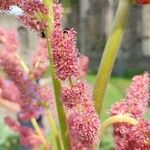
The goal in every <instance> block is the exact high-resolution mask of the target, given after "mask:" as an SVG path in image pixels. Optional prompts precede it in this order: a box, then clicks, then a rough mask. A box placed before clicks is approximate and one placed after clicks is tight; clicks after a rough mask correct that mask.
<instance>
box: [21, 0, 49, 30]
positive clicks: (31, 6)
mask: <svg viewBox="0 0 150 150" xmlns="http://www.w3.org/2000/svg"><path fill="white" fill-rule="evenodd" d="M21 8H22V10H23V15H22V16H20V19H21V21H22V23H23V24H24V25H25V26H27V27H30V28H31V29H32V30H35V31H44V30H45V28H46V27H47V19H46V15H47V14H48V8H47V7H46V6H45V5H44V4H43V3H42V2H41V1H40V0H25V1H23V2H22V5H21Z"/></svg>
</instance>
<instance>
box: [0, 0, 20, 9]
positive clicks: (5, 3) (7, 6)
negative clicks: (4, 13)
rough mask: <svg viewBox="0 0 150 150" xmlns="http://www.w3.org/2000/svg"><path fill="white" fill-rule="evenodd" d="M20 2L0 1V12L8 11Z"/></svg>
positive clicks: (18, 0)
mask: <svg viewBox="0 0 150 150" xmlns="http://www.w3.org/2000/svg"><path fill="white" fill-rule="evenodd" d="M20 3H21V0H1V1H0V9H1V10H10V8H11V6H13V5H19V4H20Z"/></svg>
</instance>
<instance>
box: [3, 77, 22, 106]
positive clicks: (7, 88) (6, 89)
mask: <svg viewBox="0 0 150 150" xmlns="http://www.w3.org/2000/svg"><path fill="white" fill-rule="evenodd" d="M0 89H1V98H3V99H6V100H10V101H12V102H16V103H18V104H20V102H21V100H20V92H19V90H18V88H17V86H16V85H15V84H14V83H13V82H11V81H8V80H4V78H3V77H0Z"/></svg>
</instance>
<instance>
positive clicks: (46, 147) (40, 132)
mask: <svg viewBox="0 0 150 150" xmlns="http://www.w3.org/2000/svg"><path fill="white" fill-rule="evenodd" d="M31 123H32V125H33V127H34V129H35V131H36V133H37V134H38V136H39V138H40V140H41V142H42V143H43V145H44V147H45V149H46V150H49V146H48V143H47V141H46V139H45V138H44V136H43V133H42V131H41V129H40V127H39V125H38V123H37V121H36V119H35V118H32V119H31Z"/></svg>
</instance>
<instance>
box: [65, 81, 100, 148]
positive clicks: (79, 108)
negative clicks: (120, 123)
mask: <svg viewBox="0 0 150 150" xmlns="http://www.w3.org/2000/svg"><path fill="white" fill-rule="evenodd" d="M62 102H63V104H64V106H65V108H66V110H67V111H68V126H69V130H70V137H71V138H70V140H71V144H72V149H74V150H75V149H78V148H79V147H80V148H81V147H82V149H83V148H86V149H89V150H90V149H91V148H92V146H93V145H94V144H96V143H98V139H99V136H100V120H99V117H98V115H97V113H96V111H95V108H94V102H93V100H92V94H91V89H90V87H89V85H88V84H87V83H86V82H83V81H80V82H77V83H75V84H73V85H71V87H69V86H66V87H65V86H64V87H63V90H62Z"/></svg>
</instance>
